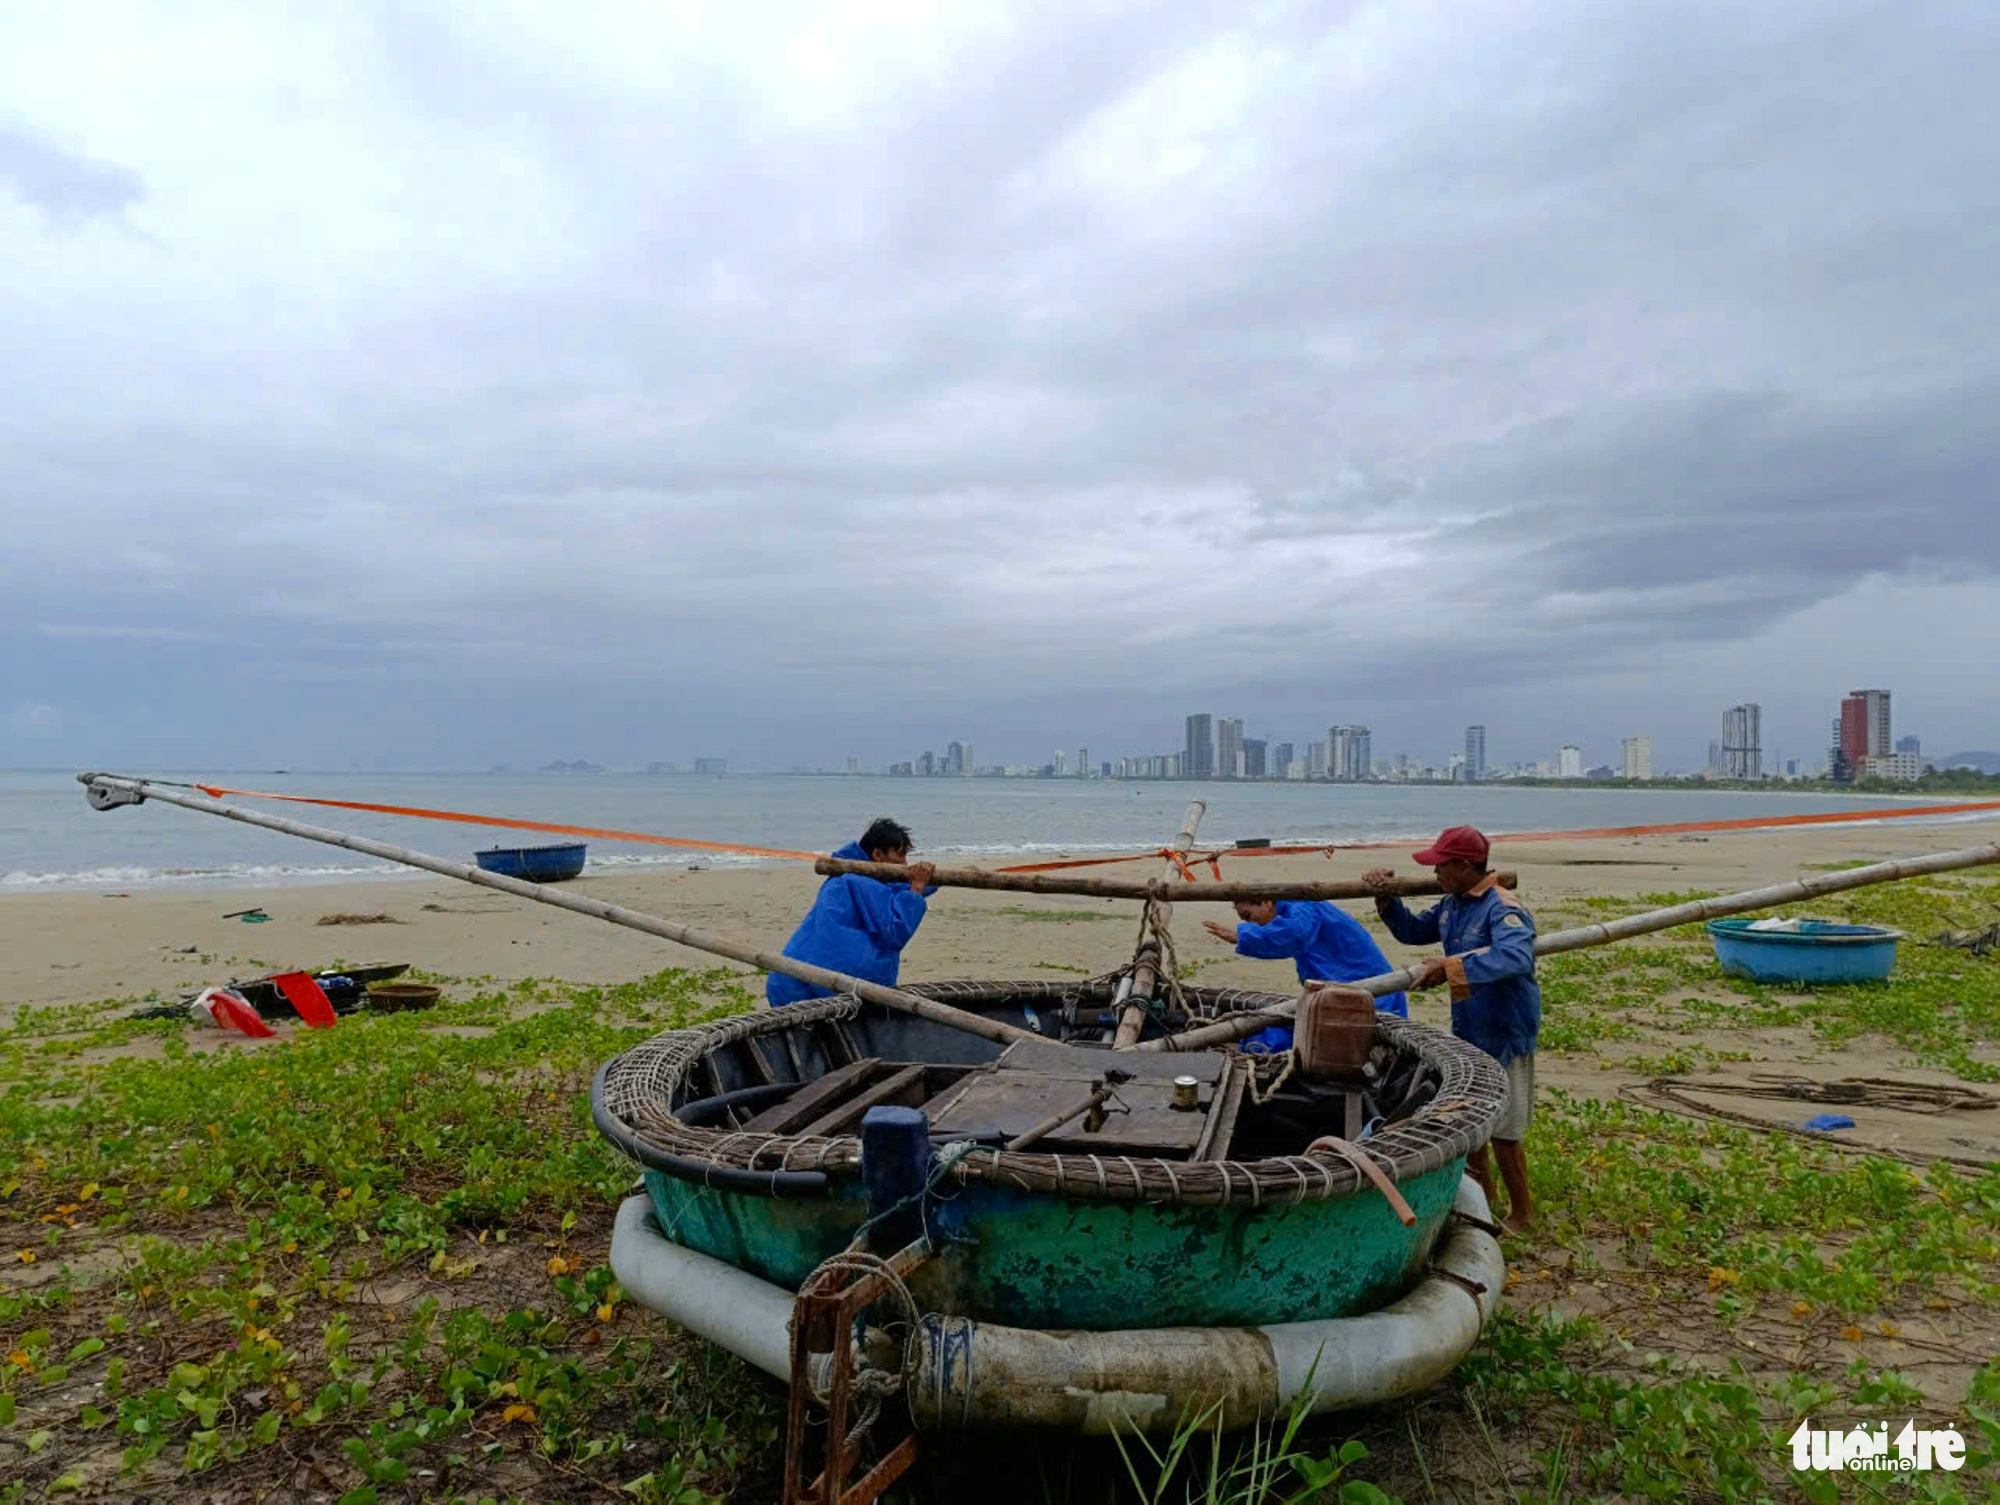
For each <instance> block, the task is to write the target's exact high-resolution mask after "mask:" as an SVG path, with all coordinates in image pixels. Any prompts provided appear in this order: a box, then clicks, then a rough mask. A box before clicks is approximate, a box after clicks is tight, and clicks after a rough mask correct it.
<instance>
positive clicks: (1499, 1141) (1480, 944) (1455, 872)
mask: <svg viewBox="0 0 2000 1505" xmlns="http://www.w3.org/2000/svg"><path fill="white" fill-rule="evenodd" d="M1488 850H1489V848H1488V844H1487V841H1486V838H1485V837H1484V836H1482V835H1481V834H1480V833H1479V832H1477V831H1475V830H1474V829H1473V828H1472V827H1471V826H1453V827H1452V828H1451V829H1450V830H1448V831H1446V832H1444V833H1443V834H1442V835H1440V836H1439V837H1438V839H1437V840H1436V841H1434V842H1433V843H1431V845H1430V846H1429V847H1427V848H1425V849H1424V850H1423V851H1421V852H1418V853H1417V854H1416V860H1417V861H1418V862H1421V863H1423V864H1424V865H1425V866H1426V867H1428V868H1430V869H1432V871H1433V872H1434V874H1435V875H1436V878H1437V882H1438V887H1440V888H1442V889H1443V890H1444V897H1443V898H1442V899H1440V900H1439V901H1438V902H1437V903H1436V904H1433V905H1432V906H1431V907H1430V908H1429V909H1427V910H1425V911H1424V912H1423V913H1422V914H1412V913H1411V912H1410V910H1409V908H1408V906H1406V905H1405V904H1404V903H1403V901H1402V900H1401V899H1398V898H1395V897H1394V896H1392V895H1389V894H1385V893H1383V892H1382V887H1383V885H1384V884H1385V883H1386V882H1387V881H1388V880H1389V879H1391V878H1393V877H1394V876H1395V875H1394V874H1393V873H1391V872H1390V871H1389V869H1387V868H1376V869H1374V870H1373V871H1371V872H1368V873H1364V874H1363V875H1362V882H1364V883H1366V884H1367V885H1368V886H1369V887H1370V888H1372V889H1374V890H1375V895H1376V896H1375V912H1376V913H1377V914H1378V915H1380V916H1381V917H1382V923H1383V924H1385V925H1387V926H1388V927H1389V933H1390V934H1391V935H1393V936H1394V937H1395V938H1396V939H1397V940H1399V941H1401V942H1403V944H1404V945H1406V946H1429V945H1436V944H1439V943H1442V944H1443V946H1444V955H1443V956H1441V957H1439V956H1434V957H1431V958H1429V959H1428V960H1426V961H1424V962H1423V963H1421V964H1420V966H1419V967H1418V969H1417V976H1416V978H1415V979H1414V980H1413V981H1412V982H1411V984H1410V986H1411V987H1412V988H1429V987H1435V986H1436V985H1437V984H1438V983H1440V982H1449V983H1450V984H1451V1032H1452V1033H1453V1034H1454V1035H1456V1036H1458V1038H1459V1039H1461V1040H1464V1041H1465V1042H1466V1043H1467V1044H1470V1045H1474V1046H1477V1047H1478V1048H1479V1049H1480V1050H1483V1051H1485V1052H1486V1053H1487V1054H1488V1055H1489V1056H1491V1057H1493V1059H1494V1060H1496V1061H1498V1062H1499V1063H1500V1065H1501V1067H1502V1069H1504V1070H1505V1071H1506V1073H1507V1111H1506V1112H1505V1113H1504V1114H1503V1115H1502V1116H1501V1119H1500V1123H1499V1124H1498V1125H1497V1126H1496V1127H1495V1129H1494V1131H1493V1156H1494V1158H1495V1159H1496V1160H1498V1161H1499V1162H1500V1176H1501V1179H1502V1180H1503V1181H1505V1182H1506V1183H1507V1201H1508V1208H1507V1216H1506V1217H1505V1218H1504V1219H1503V1220H1502V1221H1503V1222H1504V1224H1505V1226H1507V1227H1508V1228H1511V1229H1513V1230H1514V1231H1515V1232H1516V1233H1518V1232H1520V1231H1521V1230H1522V1229H1523V1228H1525V1227H1527V1225H1528V1219H1529V1218H1530V1217H1531V1216H1532V1215H1533V1213H1534V1203H1533V1201H1532V1200H1531V1198H1530V1197H1529V1195H1528V1157H1527V1152H1526V1151H1525V1150H1524V1149H1523V1148H1522V1144H1521V1141H1522V1139H1523V1138H1524V1137H1525V1136H1526V1134H1527V1131H1528V1122H1529V1119H1530V1118H1532V1117H1533V1114H1534V1104H1535V1041H1536V1038H1537V1036H1538V1035H1539V1034H1540V1032H1541V1025H1542V990H1541V988H1540V987H1539V986H1538V985H1537V984H1536V982H1535V918H1534V916H1533V915H1531V914H1529V913H1528V911H1527V910H1525V909H1523V908H1522V907H1521V901H1520V900H1518V899H1516V898H1515V897H1514V896H1513V895H1512V894H1511V893H1509V892H1508V891H1507V890H1506V889H1504V888H1502V887H1500V885H1499V884H1498V882H1496V881H1495V875H1494V874H1492V873H1490V872H1488V871H1487V868H1486V858H1487V853H1488ZM1467 1168H1468V1169H1469V1170H1470V1171H1471V1172H1472V1177H1473V1179H1474V1180H1475V1181H1477V1182H1478V1183H1479V1185H1480V1189H1481V1190H1483V1191H1484V1192H1485V1193H1486V1195H1487V1198H1488V1199H1489V1201H1490V1200H1491V1198H1492V1196H1493V1179H1492V1171H1491V1170H1490V1168H1489V1167H1488V1165H1487V1162H1486V1152H1485V1150H1483V1149H1482V1150H1480V1151H1478V1152H1477V1154H1475V1155H1474V1156H1473V1157H1472V1158H1471V1159H1470V1160H1469V1161H1468V1162H1467Z"/></svg>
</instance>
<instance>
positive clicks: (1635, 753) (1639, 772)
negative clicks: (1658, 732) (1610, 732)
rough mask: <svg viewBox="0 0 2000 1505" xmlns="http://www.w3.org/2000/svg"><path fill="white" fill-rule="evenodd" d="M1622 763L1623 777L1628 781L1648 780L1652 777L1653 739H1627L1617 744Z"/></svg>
mask: <svg viewBox="0 0 2000 1505" xmlns="http://www.w3.org/2000/svg"><path fill="white" fill-rule="evenodd" d="M1618 747H1619V752H1620V754H1621V755H1622V756H1621V762H1622V763H1623V770H1622V772H1623V777H1625V778H1628V779H1650V778H1651V777H1652V776H1653V739H1652V738H1651V737H1627V738H1625V740H1624V741H1622V742H1620V743H1619V744H1618Z"/></svg>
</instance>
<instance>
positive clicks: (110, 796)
mask: <svg viewBox="0 0 2000 1505" xmlns="http://www.w3.org/2000/svg"><path fill="white" fill-rule="evenodd" d="M96 778H97V775H96V774H94V773H92V774H85V775H84V776H83V779H82V783H83V797H84V798H85V799H87V800H89V801H90V808H91V809H93V810H115V809H117V808H118V807H119V806H120V805H143V804H145V803H146V796H145V795H143V794H141V793H140V792H139V791H138V790H136V789H116V788H113V787H111V786H110V785H108V784H99V783H95V782H93V780H95V779H96Z"/></svg>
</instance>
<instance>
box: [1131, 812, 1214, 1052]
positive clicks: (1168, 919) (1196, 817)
mask: <svg viewBox="0 0 2000 1505" xmlns="http://www.w3.org/2000/svg"><path fill="white" fill-rule="evenodd" d="M1207 813H1208V801H1206V800H1193V801H1191V802H1190V803H1189V805H1188V807H1187V814H1186V815H1185V816H1183V817H1182V818H1181V829H1180V834H1179V835H1178V836H1176V837H1175V838H1174V846H1173V850H1174V851H1175V852H1176V853H1177V854H1179V855H1180V856H1183V857H1184V856H1186V855H1187V850H1188V848H1189V847H1191V846H1193V845H1194V832H1195V827H1196V826H1199V825H1200V824H1201V818H1202V816H1203V815H1205V814H1207ZM1180 870H1181V864H1180V863H1179V862H1177V861H1175V860H1174V859H1173V858H1171V857H1167V858H1162V859H1161V862H1160V881H1161V883H1162V884H1164V883H1165V882H1166V881H1167V880H1168V879H1170V878H1172V877H1174V876H1175V875H1176V874H1177V873H1179V872H1180ZM1151 902H1152V903H1153V904H1155V905H1156V906H1158V907H1157V910H1156V911H1155V918H1156V920H1157V922H1158V929H1159V930H1161V931H1164V930H1165V929H1166V928H1167V926H1168V925H1170V924H1171V923H1173V918H1174V906H1173V904H1172V903H1171V902H1169V901H1168V900H1166V899H1154V900H1152V901H1151ZM1159 976H1160V941H1159V937H1158V935H1156V934H1155V933H1154V932H1153V931H1152V930H1148V932H1147V934H1146V937H1145V939H1144V940H1142V941H1141V942H1140V943H1139V950H1138V953H1137V954H1136V955H1135V956H1134V957H1133V958H1132V992H1131V995H1130V996H1131V999H1132V1001H1131V1002H1130V1003H1128V1004H1126V1005H1125V1007H1124V1009H1123V1010H1122V1011H1121V1012H1120V1013H1119V1015H1118V1033H1117V1034H1116V1035H1115V1036H1113V1039H1112V1043H1113V1044H1115V1045H1120V1046H1126V1045H1135V1044H1137V1043H1138V1040H1139V1033H1140V1031H1141V1030H1143V1029H1145V1027H1146V1002H1147V1000H1148V999H1150V998H1151V997H1152V996H1153V988H1154V986H1155V984H1157V983H1158V981H1159Z"/></svg>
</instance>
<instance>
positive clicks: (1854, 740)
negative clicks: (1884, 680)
mask: <svg viewBox="0 0 2000 1505" xmlns="http://www.w3.org/2000/svg"><path fill="white" fill-rule="evenodd" d="M1840 750H1841V752H1843V753H1844V754H1846V756H1847V761H1848V762H1849V763H1850V764H1852V765H1853V766H1854V767H1855V768H1856V769H1857V770H1858V769H1859V768H1860V767H1861V764H1862V762H1863V760H1865V759H1868V758H1878V757H1883V756H1886V755H1887V754H1889V753H1891V752H1894V751H1895V743H1894V741H1893V740H1892V738H1891V735H1890V729H1889V692H1888V691H1887V690H1849V691H1848V692H1847V698H1846V699H1845V700H1843V701H1841V703H1840Z"/></svg>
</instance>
